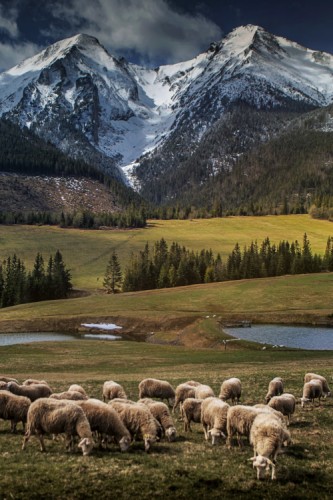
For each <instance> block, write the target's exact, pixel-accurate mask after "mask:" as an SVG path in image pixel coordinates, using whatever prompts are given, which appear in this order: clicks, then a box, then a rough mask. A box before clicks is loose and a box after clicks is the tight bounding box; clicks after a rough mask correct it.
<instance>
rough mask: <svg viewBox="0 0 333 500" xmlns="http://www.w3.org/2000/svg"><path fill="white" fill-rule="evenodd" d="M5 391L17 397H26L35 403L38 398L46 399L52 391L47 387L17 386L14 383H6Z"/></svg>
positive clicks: (42, 385)
mask: <svg viewBox="0 0 333 500" xmlns="http://www.w3.org/2000/svg"><path fill="white" fill-rule="evenodd" d="M7 391H10V392H12V393H13V394H16V395H17V396H26V397H27V398H29V399H30V401H36V399H39V398H48V397H49V396H50V394H52V391H51V389H50V387H49V386H48V385H44V384H32V385H19V384H17V383H16V382H8V384H7Z"/></svg>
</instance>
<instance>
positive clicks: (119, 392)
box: [103, 380, 127, 401]
mask: <svg viewBox="0 0 333 500" xmlns="http://www.w3.org/2000/svg"><path fill="white" fill-rule="evenodd" d="M115 398H119V399H127V394H126V392H125V391H124V389H123V387H122V386H121V385H120V384H118V383H117V382H114V381H113V380H107V381H106V382H104V384H103V401H109V400H110V399H115Z"/></svg>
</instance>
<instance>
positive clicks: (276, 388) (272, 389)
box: [265, 377, 283, 403]
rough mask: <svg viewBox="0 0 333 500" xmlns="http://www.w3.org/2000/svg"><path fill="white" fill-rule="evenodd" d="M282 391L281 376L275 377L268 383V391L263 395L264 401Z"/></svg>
mask: <svg viewBox="0 0 333 500" xmlns="http://www.w3.org/2000/svg"><path fill="white" fill-rule="evenodd" d="M282 393H283V380H282V378H281V377H275V378H273V380H271V381H270V383H269V384H268V392H267V394H266V397H265V402H266V403H268V402H269V401H270V400H271V399H272V397H274V396H280V395H281V394H282Z"/></svg>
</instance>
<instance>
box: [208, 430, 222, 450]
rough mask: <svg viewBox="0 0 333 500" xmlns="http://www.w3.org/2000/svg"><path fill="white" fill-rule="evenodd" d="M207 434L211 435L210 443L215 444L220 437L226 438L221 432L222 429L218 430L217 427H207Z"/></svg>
mask: <svg viewBox="0 0 333 500" xmlns="http://www.w3.org/2000/svg"><path fill="white" fill-rule="evenodd" d="M208 434H209V435H210V436H211V437H212V445H213V446H214V445H216V444H218V442H219V440H220V438H226V435H225V434H223V432H222V431H220V430H219V429H215V428H213V429H209V431H208Z"/></svg>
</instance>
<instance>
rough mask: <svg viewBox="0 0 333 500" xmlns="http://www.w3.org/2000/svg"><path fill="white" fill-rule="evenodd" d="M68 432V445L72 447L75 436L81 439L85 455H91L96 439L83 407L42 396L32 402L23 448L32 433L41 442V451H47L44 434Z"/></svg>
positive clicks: (81, 446)
mask: <svg viewBox="0 0 333 500" xmlns="http://www.w3.org/2000/svg"><path fill="white" fill-rule="evenodd" d="M62 433H65V434H66V447H67V449H69V448H70V446H71V444H72V440H73V438H74V437H75V436H76V435H78V436H79V437H80V439H81V441H80V442H79V445H78V446H79V448H81V449H82V453H83V455H89V454H90V453H91V451H92V449H93V446H94V441H93V438H92V432H91V429H90V425H89V422H88V419H87V417H86V416H85V414H84V411H83V409H82V408H80V407H79V406H78V405H77V404H76V403H74V402H72V401H57V400H55V399H50V398H40V399H37V400H36V401H34V402H33V403H31V405H30V408H29V411H28V416H27V432H26V433H25V436H24V440H23V445H22V450H24V449H25V447H26V444H27V442H28V441H29V439H30V437H31V436H32V435H36V436H37V438H38V439H39V442H40V449H41V451H45V444H44V434H62Z"/></svg>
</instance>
